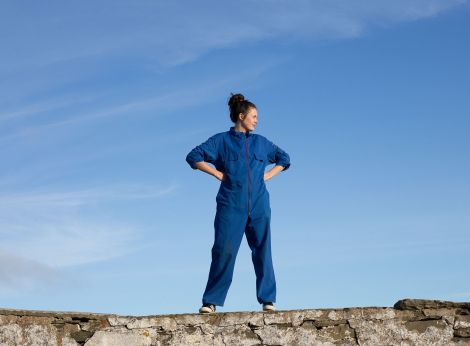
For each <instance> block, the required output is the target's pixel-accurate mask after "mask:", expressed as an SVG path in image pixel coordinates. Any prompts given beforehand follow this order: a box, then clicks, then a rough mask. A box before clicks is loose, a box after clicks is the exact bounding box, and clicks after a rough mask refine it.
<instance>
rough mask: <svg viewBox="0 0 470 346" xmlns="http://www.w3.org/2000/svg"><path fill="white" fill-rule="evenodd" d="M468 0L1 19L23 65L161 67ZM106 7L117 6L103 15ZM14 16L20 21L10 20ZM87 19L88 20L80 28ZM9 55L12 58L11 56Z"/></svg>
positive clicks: (92, 11) (123, 7) (120, 10)
mask: <svg viewBox="0 0 470 346" xmlns="http://www.w3.org/2000/svg"><path fill="white" fill-rule="evenodd" d="M466 3H467V1H466V0H407V1H405V0H397V1H386V0H374V1H372V0H365V1H347V2H344V1H341V0H328V1H309V0H297V1H287V0H264V1H253V0H244V1H239V2H237V3H236V4H233V6H227V4H226V3H224V2H219V1H203V2H198V4H197V5H195V4H194V2H191V1H178V2H145V3H142V2H140V3H138V4H136V3H133V2H126V1H121V2H118V3H116V2H112V3H110V4H108V5H106V4H104V3H103V2H100V3H96V4H93V5H90V4H87V9H88V11H81V7H82V6H83V4H81V3H76V4H72V5H71V6H72V7H71V8H70V9H69V10H68V11H67V12H64V11H61V9H60V8H59V7H55V6H53V5H52V4H50V5H49V6H48V8H49V10H48V11H47V13H46V12H44V11H42V10H41V9H39V8H34V6H32V8H30V9H26V10H25V9H24V8H21V7H20V6H19V5H14V4H13V5H11V6H9V7H10V8H9V9H6V10H4V11H2V13H3V16H2V17H3V18H1V19H2V22H3V23H4V24H3V26H9V27H10V28H11V26H13V27H16V28H17V30H13V32H14V34H13V35H12V37H11V38H9V39H8V40H7V41H6V43H7V45H9V46H12V48H16V49H14V50H13V51H14V52H15V53H16V56H17V58H16V61H17V62H18V63H21V62H23V63H27V64H34V66H43V65H44V64H47V63H50V64H57V63H60V62H66V61H71V60H74V59H78V58H84V57H94V58H98V59H99V58H103V56H106V55H107V54H112V55H114V56H116V55H117V56H122V55H123V54H124V55H126V56H129V55H131V56H138V55H141V54H145V55H146V56H147V57H149V58H151V59H152V60H155V61H158V62H159V63H160V64H162V65H167V66H175V65H179V64H183V63H188V62H190V61H193V60H194V59H197V58H198V57H200V56H202V55H204V54H206V53H207V52H209V51H211V50H213V49H219V48H226V47H234V46H237V45H240V44H245V43H247V42H255V41H260V40H269V39H274V38H280V39H282V38H284V37H287V36H289V37H290V38H292V37H295V36H297V37H305V38H310V39H311V38H313V39H323V38H345V37H356V36H358V35H360V34H361V33H362V32H364V31H365V30H366V29H367V28H369V27H373V26H374V25H387V24H390V23H394V22H399V21H411V20H417V19H420V18H427V17H430V16H435V15H437V14H439V13H441V12H443V11H445V10H447V9H449V8H452V7H455V6H458V5H462V4H466ZM74 6H75V7H74ZM90 6H91V7H90ZM105 8H106V9H107V8H112V9H113V11H112V12H108V11H106V14H105V13H104V12H103V10H104V9H105ZM50 13H54V18H55V19H54V20H50V19H49V20H48V18H50ZM105 15H106V16H105ZM12 17H13V18H15V20H16V21H17V23H12V20H11V18H12ZM23 22H34V23H36V24H37V25H36V26H34V27H35V28H36V30H37V33H36V34H37V35H39V36H40V37H42V38H43V39H42V40H40V43H39V42H29V43H30V47H29V49H26V47H24V46H22V45H21V42H25V39H27V38H28V37H29V36H30V35H31V32H30V31H29V30H28V29H27V28H30V27H31V26H28V27H25V28H23V29H19V28H21V27H19V28H18V25H21V23H23ZM83 22H87V23H88V25H86V26H84V25H81V23H83ZM18 29H19V30H18ZM97 33H99V34H97ZM28 41H30V40H28ZM57 42H61V44H60V45H57V44H56V43H57ZM8 51H12V50H7V51H6V52H7V53H8ZM123 52H127V53H123ZM18 53H20V57H19V58H18ZM31 53H32V54H31ZM6 57H8V55H6ZM9 58H10V59H13V55H11V56H10V57H9Z"/></svg>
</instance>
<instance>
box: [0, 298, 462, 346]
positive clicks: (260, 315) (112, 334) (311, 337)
mask: <svg viewBox="0 0 470 346" xmlns="http://www.w3.org/2000/svg"><path fill="white" fill-rule="evenodd" d="M0 345H8V346H10V345H15V346H16V345H64V346H77V345H85V346H95V345H113V346H120V345H122V346H131V345H162V346H163V345H220V346H225V345H273V346H274V345H371V346H372V345H373V346H378V345H426V346H429V345H470V303H456V302H449V301H440V300H422V299H403V300H400V301H398V302H397V303H395V305H394V306H393V307H358V308H342V309H303V310H278V311H273V312H263V311H247V312H225V313H223V312H216V313H215V314H209V315H205V314H198V313H190V314H173V315H156V316H141V317H134V316H118V315H110V314H92V313H70V312H44V311H24V310H7V309H0Z"/></svg>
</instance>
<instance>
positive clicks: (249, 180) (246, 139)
mask: <svg viewBox="0 0 470 346" xmlns="http://www.w3.org/2000/svg"><path fill="white" fill-rule="evenodd" d="M245 148H246V168H247V169H248V216H250V195H251V174H250V164H249V162H248V138H247V137H246V135H245Z"/></svg>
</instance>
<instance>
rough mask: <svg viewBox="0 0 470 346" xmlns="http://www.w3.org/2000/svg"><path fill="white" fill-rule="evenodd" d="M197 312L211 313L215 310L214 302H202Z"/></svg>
mask: <svg viewBox="0 0 470 346" xmlns="http://www.w3.org/2000/svg"><path fill="white" fill-rule="evenodd" d="M199 312H200V313H201V314H210V313H213V312H215V305H214V304H208V303H204V304H202V306H201V308H200V309H199Z"/></svg>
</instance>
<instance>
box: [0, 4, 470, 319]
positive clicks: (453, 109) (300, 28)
mask: <svg viewBox="0 0 470 346" xmlns="http://www.w3.org/2000/svg"><path fill="white" fill-rule="evenodd" d="M469 16H470V4H469V2H468V1H466V0H461V1H457V0H455V1H454V0H447V1H443V0H442V1H441V0H407V1H402V0H399V1H393V2H392V1H378V0H376V1H369V0H363V1H360V2H359V1H354V2H351V1H349V2H344V1H337V0H330V1H306V0H305V1H292V0H291V1H286V0H261V1H246V0H244V1H239V2H238V3H236V4H235V3H233V2H230V3H228V2H224V1H202V2H198V5H197V7H195V3H194V2H191V1H179V2H170V1H140V2H134V1H101V2H88V3H86V2H76V3H73V4H71V3H68V4H64V3H63V2H61V1H48V2H41V3H39V2H33V1H29V2H28V1H25V2H17V1H3V2H2V4H1V5H0V29H1V30H0V32H1V33H2V34H1V36H0V37H1V39H0V40H1V41H0V42H1V49H2V54H1V55H0V62H1V63H0V76H1V78H0V92H1V94H2V97H1V98H0V306H1V307H4V308H18V309H43V310H69V311H92V312H110V313H119V314H128V315H150V314H166V313H185V312H197V310H198V308H199V306H200V304H201V298H202V293H203V291H204V288H205V285H206V281H207V277H208V272H209V266H210V250H211V247H212V243H213V235H214V230H213V219H214V215H215V206H216V205H215V196H216V193H217V189H218V181H217V180H216V179H215V178H213V177H211V176H209V175H206V174H204V173H202V172H200V171H193V170H192V169H191V168H190V167H189V165H188V164H187V163H186V162H185V157H186V154H187V153H188V152H189V151H190V150H191V149H192V148H193V147H194V146H196V145H198V144H200V143H202V142H203V141H205V140H206V139H207V138H208V137H209V136H211V135H212V134H214V133H217V132H222V131H226V130H228V128H229V127H230V126H231V123H230V120H229V116H228V107H227V101H228V97H229V96H230V92H241V93H243V94H244V95H245V96H246V98H248V99H249V100H251V101H253V102H254V103H255V104H256V105H257V107H258V115H259V125H258V127H257V129H256V132H257V133H260V134H263V135H265V136H266V137H268V138H269V139H271V140H272V141H273V142H275V143H276V144H278V145H279V146H280V147H281V148H283V149H284V150H286V151H287V152H288V153H289V154H290V157H291V162H292V166H291V167H290V169H289V170H288V171H286V172H282V173H281V174H279V175H278V176H276V177H275V178H273V179H272V180H270V181H269V182H268V189H269V191H270V196H271V208H272V224H271V227H272V251H273V263H274V269H275V274H276V279H277V307H278V309H304V308H330V307H354V306H392V305H393V304H394V303H395V302H396V301H397V300H399V299H403V298H425V299H443V300H453V301H469V300H470V275H469V274H470V269H469V268H470V267H469V263H470V162H469V159H468V153H469V150H470V139H469V136H468V133H469V131H470V118H469V116H470V97H469V94H468V92H469V90H470V68H469V63H468V62H469V61H470V47H469V44H468V38H469V37H470V20H469V18H470V17H469ZM259 308H260V306H259V305H258V303H257V301H256V291H255V273H254V270H253V265H252V263H251V257H250V252H249V248H248V245H247V243H246V238H244V240H243V242H242V245H241V248H240V250H239V253H238V257H237V261H236V265H235V272H234V277H233V281H232V285H231V287H230V290H229V292H228V295H227V299H226V301H225V305H224V307H219V308H218V310H220V311H246V310H258V309H259Z"/></svg>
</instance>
